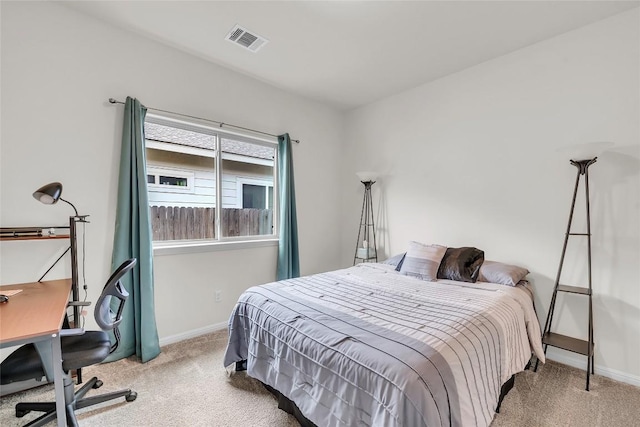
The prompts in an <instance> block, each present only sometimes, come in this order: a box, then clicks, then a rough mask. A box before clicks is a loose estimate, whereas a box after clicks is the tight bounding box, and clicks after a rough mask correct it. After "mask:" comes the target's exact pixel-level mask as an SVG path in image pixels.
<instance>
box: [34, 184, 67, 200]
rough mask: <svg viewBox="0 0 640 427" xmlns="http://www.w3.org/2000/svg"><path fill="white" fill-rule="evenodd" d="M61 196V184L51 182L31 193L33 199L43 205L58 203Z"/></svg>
mask: <svg viewBox="0 0 640 427" xmlns="http://www.w3.org/2000/svg"><path fill="white" fill-rule="evenodd" d="M61 195H62V184H60V183H59V182H52V183H50V184H47V185H44V186H42V187H40V188H38V189H37V190H36V191H34V193H33V198H34V199H36V200H38V201H39V202H42V203H44V204H45V205H53V204H54V203H57V202H58V199H60V196H61Z"/></svg>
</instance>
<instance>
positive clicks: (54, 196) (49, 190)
mask: <svg viewBox="0 0 640 427" xmlns="http://www.w3.org/2000/svg"><path fill="white" fill-rule="evenodd" d="M60 196H62V184H60V183H59V182H52V183H50V184H47V185H45V186H42V187H40V188H38V189H37V190H36V191H35V192H34V193H33V197H34V199H36V200H38V201H39V202H42V203H44V204H45V205H54V204H56V203H58V200H62V201H63V202H65V203H67V204H68V205H70V206H71V207H72V208H73V211H74V212H75V215H74V216H70V217H69V240H70V241H71V244H70V245H69V247H68V248H67V250H66V251H64V253H63V254H62V255H60V257H58V259H57V260H56V261H55V262H54V263H53V264H52V265H51V267H49V269H48V270H47V271H46V272H45V273H44V274H43V275H42V277H40V279H38V282H40V281H42V279H44V276H46V275H47V273H49V272H50V271H51V269H52V268H53V267H54V266H55V265H56V264H57V263H58V261H60V260H61V259H62V257H63V256H64V255H65V254H66V253H67V252H69V250H71V289H72V292H73V301H79V298H80V295H79V291H78V254H77V247H76V223H78V222H83V223H86V222H88V221H87V217H88V216H89V215H78V210H77V209H76V207H75V206H73V204H72V203H71V202H69V201H68V200H65V199H63V198H62V197H60ZM74 309H77V307H74ZM76 311H77V310H74V320H77V319H78V313H77V312H76Z"/></svg>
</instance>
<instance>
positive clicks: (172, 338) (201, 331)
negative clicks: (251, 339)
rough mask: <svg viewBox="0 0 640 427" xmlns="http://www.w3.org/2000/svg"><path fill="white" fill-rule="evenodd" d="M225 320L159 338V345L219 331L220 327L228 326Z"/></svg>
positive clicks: (162, 345)
mask: <svg viewBox="0 0 640 427" xmlns="http://www.w3.org/2000/svg"><path fill="white" fill-rule="evenodd" d="M228 326H229V325H228V323H227V322H222V323H216V324H214V325H208V326H204V327H202V328H198V329H192V330H190V331H187V332H183V333H181V334H176V335H170V336H168V337H163V338H160V347H164V346H165V345H169V344H174V343H177V342H180V341H184V340H188V339H189V338H195V337H199V336H200V335H204V334H209V333H211V332H216V331H220V330H222V329H226V328H227V327H228Z"/></svg>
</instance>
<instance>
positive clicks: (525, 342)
mask: <svg viewBox="0 0 640 427" xmlns="http://www.w3.org/2000/svg"><path fill="white" fill-rule="evenodd" d="M530 291H531V290H530V289H529V288H528V287H526V286H522V285H519V286H504V285H499V284H493V283H485V282H476V283H466V282H460V281H454V280H438V281H435V282H429V281H424V280H419V279H417V278H415V277H410V276H406V275H403V274H400V273H399V272H398V271H396V268H395V267H394V266H393V265H385V264H377V263H366V264H359V265H357V266H354V267H350V268H347V269H343V270H337V271H332V272H327V273H321V274H316V275H312V276H306V277H301V278H296V279H290V280H284V281H279V282H274V283H269V284H266V285H261V286H255V287H252V288H250V289H248V290H247V291H245V292H244V293H243V294H242V296H241V297H240V299H239V301H238V303H237V304H236V306H235V308H234V310H233V313H232V315H231V318H230V320H229V343H228V347H227V350H226V353H225V357H224V365H225V366H226V367H229V366H232V365H234V363H235V364H238V366H243V367H246V370H247V374H248V375H249V376H251V377H253V378H256V379H257V380H259V381H261V382H262V383H264V384H265V385H266V386H268V388H270V389H271V390H273V391H276V392H279V394H281V395H283V396H284V397H286V398H287V399H289V400H290V401H291V402H293V403H294V404H295V406H297V408H299V411H300V412H301V414H302V415H303V417H304V418H303V419H306V421H307V422H310V423H313V424H315V425H317V426H365V425H366V426H385V427H387V426H412V427H414V426H470V425H473V426H488V425H489V424H490V423H491V421H492V420H493V417H494V415H495V411H496V408H497V407H498V405H499V401H500V400H501V397H503V395H504V393H505V384H506V385H509V384H511V385H512V384H513V376H514V374H516V373H517V372H520V371H522V370H523V369H525V366H527V364H528V363H529V360H530V359H531V356H532V353H533V354H535V355H536V356H537V357H538V358H539V359H540V360H541V361H544V353H543V350H542V343H541V342H540V326H539V323H538V319H537V317H536V314H535V312H534V308H533V303H532V298H531V293H530ZM507 388H508V387H507ZM300 418H302V417H299V419H300Z"/></svg>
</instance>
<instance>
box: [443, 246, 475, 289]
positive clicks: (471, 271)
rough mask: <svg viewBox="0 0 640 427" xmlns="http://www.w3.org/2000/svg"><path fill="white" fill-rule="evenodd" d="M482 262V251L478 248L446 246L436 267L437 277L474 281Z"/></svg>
mask: <svg viewBox="0 0 640 427" xmlns="http://www.w3.org/2000/svg"><path fill="white" fill-rule="evenodd" d="M483 262H484V251H481V250H480V249H477V248H470V247H464V248H447V252H446V253H445V254H444V258H442V262H440V267H439V268H438V279H449V280H457V281H459V282H471V283H475V282H476V280H478V274H479V273H480V266H482V263H483Z"/></svg>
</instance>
